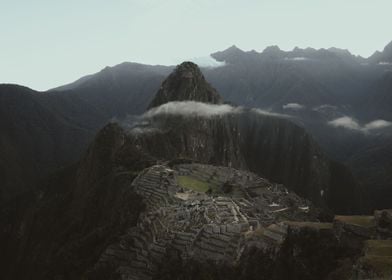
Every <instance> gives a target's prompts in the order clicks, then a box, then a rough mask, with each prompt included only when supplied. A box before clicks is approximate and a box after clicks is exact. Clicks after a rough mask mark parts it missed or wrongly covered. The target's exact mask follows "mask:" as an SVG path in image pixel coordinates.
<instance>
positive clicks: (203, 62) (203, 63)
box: [190, 56, 226, 68]
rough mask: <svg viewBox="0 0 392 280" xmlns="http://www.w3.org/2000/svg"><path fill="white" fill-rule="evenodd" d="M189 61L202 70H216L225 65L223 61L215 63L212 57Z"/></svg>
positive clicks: (196, 58)
mask: <svg viewBox="0 0 392 280" xmlns="http://www.w3.org/2000/svg"><path fill="white" fill-rule="evenodd" d="M190 61H192V62H194V63H196V64H197V65H199V67H204V68H218V67H223V66H225V65H226V62H225V61H217V60H216V59H215V58H213V57H212V56H202V57H195V58H192V59H190Z"/></svg>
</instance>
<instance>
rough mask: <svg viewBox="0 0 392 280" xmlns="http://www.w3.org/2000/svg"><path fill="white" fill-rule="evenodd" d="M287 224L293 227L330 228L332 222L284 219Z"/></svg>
mask: <svg viewBox="0 0 392 280" xmlns="http://www.w3.org/2000/svg"><path fill="white" fill-rule="evenodd" d="M284 223H285V224H286V225H288V226H293V227H308V228H314V229H320V230H321V229H332V227H333V225H332V223H318V222H294V221H285V222H284Z"/></svg>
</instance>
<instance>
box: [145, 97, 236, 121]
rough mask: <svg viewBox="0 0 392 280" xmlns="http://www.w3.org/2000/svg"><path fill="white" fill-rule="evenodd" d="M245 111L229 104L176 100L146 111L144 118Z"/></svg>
mask: <svg viewBox="0 0 392 280" xmlns="http://www.w3.org/2000/svg"><path fill="white" fill-rule="evenodd" d="M242 111H243V108H242V107H233V106H230V105H227V104H221V105H217V104H208V103H201V102H195V101H175V102H169V103H165V104H163V105H161V106H159V107H157V108H153V109H151V110H149V111H148V112H146V113H145V114H144V115H143V116H142V117H143V118H152V117H154V116H156V115H160V114H172V115H184V116H199V117H214V116H218V115H225V114H236V113H241V112H242Z"/></svg>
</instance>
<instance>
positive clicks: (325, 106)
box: [312, 104, 338, 112]
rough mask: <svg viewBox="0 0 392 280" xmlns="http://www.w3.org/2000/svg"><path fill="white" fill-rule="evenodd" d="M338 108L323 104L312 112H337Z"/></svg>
mask: <svg viewBox="0 0 392 280" xmlns="http://www.w3.org/2000/svg"><path fill="white" fill-rule="evenodd" d="M337 109H338V107H337V106H334V105H330V104H323V105H320V106H317V107H314V108H313V109H312V110H313V111H317V112H318V111H323V110H337Z"/></svg>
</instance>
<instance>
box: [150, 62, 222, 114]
mask: <svg viewBox="0 0 392 280" xmlns="http://www.w3.org/2000/svg"><path fill="white" fill-rule="evenodd" d="M184 100H188V101H191V100H192V101H199V102H204V103H213V104H220V103H222V98H221V97H220V95H219V94H218V92H217V91H216V90H215V89H214V88H213V87H212V86H211V85H210V84H209V83H207V81H206V80H205V78H204V76H203V74H202V73H201V71H200V69H199V67H198V66H197V65H196V64H194V63H192V62H184V63H182V64H181V65H179V66H177V68H176V69H175V70H174V72H173V73H171V74H170V75H169V77H168V78H167V79H166V80H165V81H164V82H163V83H162V85H161V87H160V89H159V90H158V92H157V94H156V95H155V97H154V99H153V100H152V102H151V103H150V105H149V106H148V108H153V107H157V106H159V105H162V104H165V103H168V102H170V101H184Z"/></svg>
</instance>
